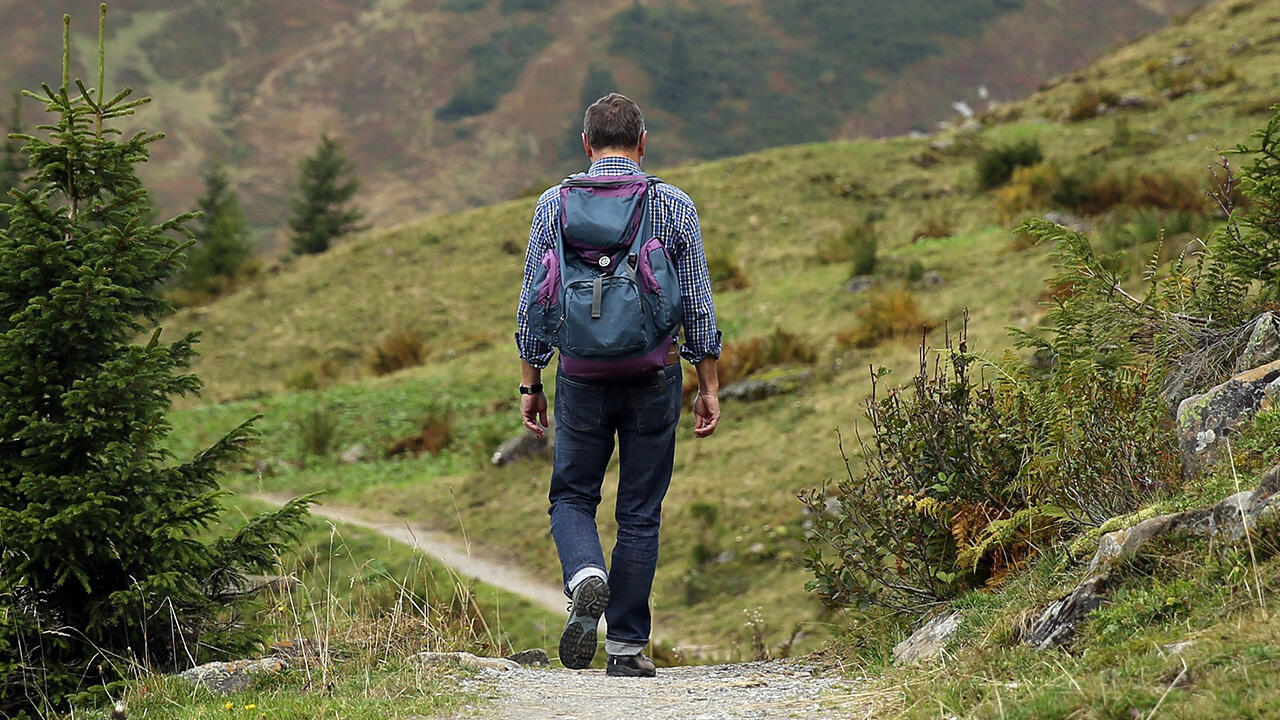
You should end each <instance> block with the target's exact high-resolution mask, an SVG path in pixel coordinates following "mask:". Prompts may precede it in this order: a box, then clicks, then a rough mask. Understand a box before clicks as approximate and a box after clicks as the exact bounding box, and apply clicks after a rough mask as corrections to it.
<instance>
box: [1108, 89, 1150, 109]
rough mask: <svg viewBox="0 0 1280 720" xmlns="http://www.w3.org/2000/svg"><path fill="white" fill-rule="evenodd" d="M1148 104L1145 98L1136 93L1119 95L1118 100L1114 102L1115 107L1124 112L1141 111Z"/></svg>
mask: <svg viewBox="0 0 1280 720" xmlns="http://www.w3.org/2000/svg"><path fill="white" fill-rule="evenodd" d="M1149 104H1150V103H1148V102H1147V99H1146V98H1144V97H1142V96H1141V95H1138V94H1137V93H1129V94H1127V95H1121V96H1120V98H1119V99H1118V100H1116V107H1118V108H1122V109H1124V110H1143V109H1145V108H1146V107H1147V105H1149Z"/></svg>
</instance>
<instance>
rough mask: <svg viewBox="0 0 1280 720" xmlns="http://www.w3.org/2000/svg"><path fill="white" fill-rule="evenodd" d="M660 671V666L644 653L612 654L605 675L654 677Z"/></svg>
mask: <svg viewBox="0 0 1280 720" xmlns="http://www.w3.org/2000/svg"><path fill="white" fill-rule="evenodd" d="M657 672H658V666H657V665H654V664H653V661H652V660H650V659H649V658H647V657H645V655H644V653H636V654H635V655H610V656H609V667H608V668H606V669H605V671H604V674H605V675H612V676H614V677H653V676H654V675H656V674H657Z"/></svg>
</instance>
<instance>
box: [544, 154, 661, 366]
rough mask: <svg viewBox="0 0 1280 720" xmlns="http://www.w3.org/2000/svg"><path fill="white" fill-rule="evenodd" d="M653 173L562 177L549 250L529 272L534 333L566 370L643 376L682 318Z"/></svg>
mask: <svg viewBox="0 0 1280 720" xmlns="http://www.w3.org/2000/svg"><path fill="white" fill-rule="evenodd" d="M659 182H661V180H659V179H658V178H656V177H654V176H652V175H621V176H597V177H588V176H586V175H585V174H579V175H573V176H570V177H569V178H566V179H565V180H564V182H562V183H560V189H559V191H560V213H559V217H558V218H556V222H555V243H554V247H552V248H551V249H550V250H548V251H547V252H546V253H545V254H544V255H543V257H542V262H541V264H540V265H539V266H538V268H537V272H536V273H535V275H534V288H535V289H536V296H535V298H534V300H533V302H532V303H531V304H530V306H529V326H530V330H531V332H532V334H533V336H534V337H536V338H538V339H539V340H541V341H543V342H545V343H547V344H548V345H551V346H553V347H555V348H558V349H559V350H560V362H561V368H562V369H563V370H564V372H565V373H566V374H568V375H571V376H574V377H583V378H609V377H626V376H633V375H641V374H644V373H647V372H653V371H655V370H660V369H661V368H662V367H663V366H664V365H665V364H666V356H667V352H668V350H669V349H670V347H671V339H672V337H673V336H674V335H675V332H676V329H677V328H678V327H679V325H680V321H681V316H682V312H681V307H680V285H679V280H678V278H677V276H676V270H675V266H674V265H673V264H672V263H671V257H670V256H669V255H668V254H667V249H666V247H664V246H663V244H662V241H661V240H659V239H658V238H657V237H655V236H654V234H653V217H652V208H651V207H650V203H651V202H652V199H651V195H652V193H650V188H651V187H652V186H653V185H655V184H657V183H659Z"/></svg>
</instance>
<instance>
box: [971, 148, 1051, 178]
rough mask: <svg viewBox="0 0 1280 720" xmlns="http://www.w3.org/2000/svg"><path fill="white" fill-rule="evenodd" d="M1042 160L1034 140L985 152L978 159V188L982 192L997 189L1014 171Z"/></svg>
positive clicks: (1041, 154) (1042, 155)
mask: <svg viewBox="0 0 1280 720" xmlns="http://www.w3.org/2000/svg"><path fill="white" fill-rule="evenodd" d="M1043 160H1044V154H1043V153H1042V152H1041V151H1040V143H1039V142H1037V141H1035V140H1023V141H1021V142H1016V143H1013V144H1011V145H1004V146H1001V147H997V148H992V149H990V150H987V151H985V152H983V153H982V155H981V156H979V157H978V187H980V188H982V189H983V190H992V189H995V188H998V187H1000V186H1001V185H1004V184H1005V183H1007V182H1009V179H1010V178H1011V177H1013V171H1014V170H1015V169H1017V168H1020V167H1027V166H1030V165H1038V164H1039V163H1040V162H1042V161H1043Z"/></svg>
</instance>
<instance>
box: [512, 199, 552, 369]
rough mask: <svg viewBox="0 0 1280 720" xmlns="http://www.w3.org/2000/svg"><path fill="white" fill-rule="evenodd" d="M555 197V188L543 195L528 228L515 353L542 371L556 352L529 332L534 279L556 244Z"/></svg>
mask: <svg viewBox="0 0 1280 720" xmlns="http://www.w3.org/2000/svg"><path fill="white" fill-rule="evenodd" d="M556 197H557V196H556V193H555V188H552V189H551V190H548V191H547V192H545V193H543V194H542V197H541V198H539V199H538V205H537V207H536V208H534V211H533V222H532V223H530V226H529V245H528V248H527V249H526V250H525V256H524V282H523V283H521V286H520V302H519V304H518V305H517V306H516V350H517V351H518V352H519V354H520V359H521V360H524V361H525V362H527V363H529V364H530V365H532V366H533V367H535V368H539V369H541V368H545V367H546V366H547V365H548V364H550V363H551V358H552V356H553V355H554V354H555V350H554V349H553V348H552V347H551V346H550V345H547V344H546V343H544V342H542V341H540V340H538V339H537V338H536V337H534V336H533V333H532V332H531V331H530V330H529V303H530V302H531V301H532V298H533V278H534V275H535V273H536V272H537V270H538V264H539V263H541V262H542V256H543V255H545V254H546V252H547V250H549V249H551V247H552V246H553V244H554V242H555V239H554V238H553V237H552V226H551V219H552V214H553V212H554V208H553V206H554V204H555V202H554V201H555V199H556Z"/></svg>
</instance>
